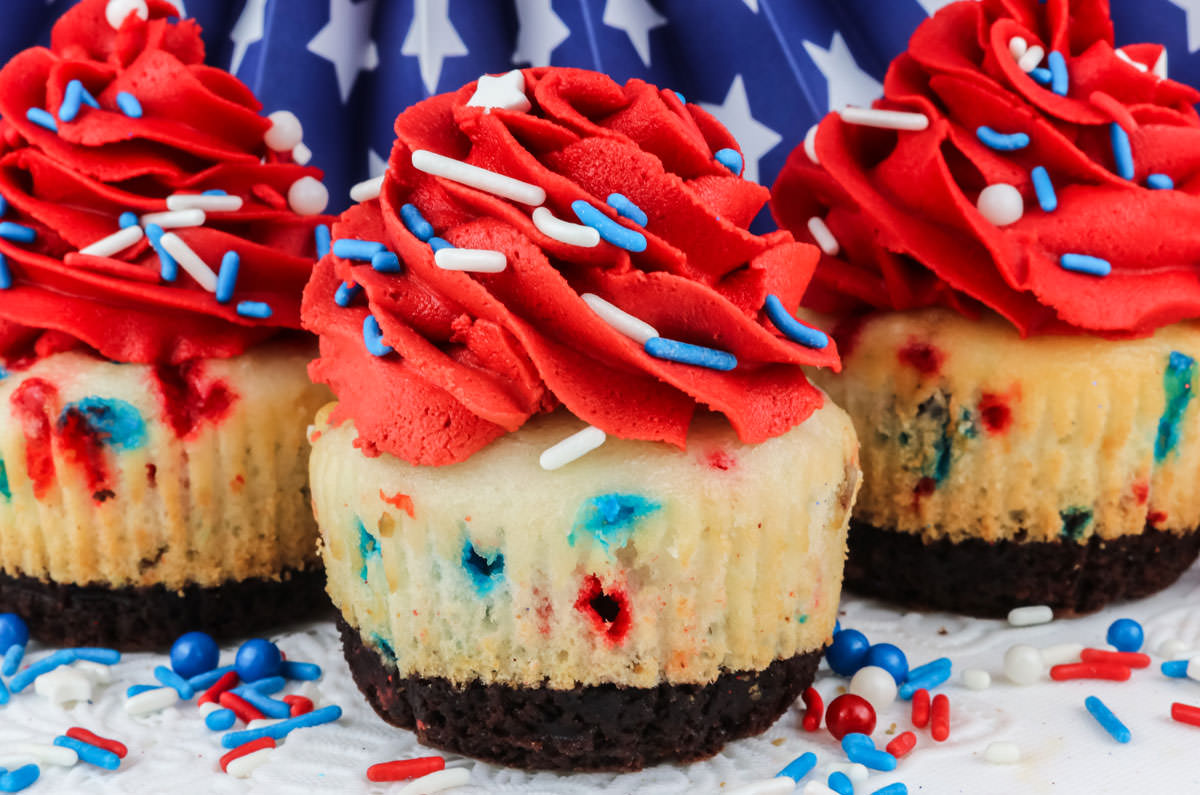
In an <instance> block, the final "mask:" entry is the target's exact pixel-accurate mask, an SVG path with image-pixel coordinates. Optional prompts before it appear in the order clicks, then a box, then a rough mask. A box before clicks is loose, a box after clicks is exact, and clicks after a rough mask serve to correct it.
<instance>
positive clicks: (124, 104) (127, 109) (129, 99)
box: [117, 91, 142, 119]
mask: <svg viewBox="0 0 1200 795" xmlns="http://www.w3.org/2000/svg"><path fill="white" fill-rule="evenodd" d="M117 107H118V108H120V109H121V112H122V113H124V114H125V115H126V116H128V117H129V118H131V119H140V118H142V103H140V102H138V98H137V97H135V96H134V95H133V94H130V93H129V92H128V91H122V92H120V93H119V94H117Z"/></svg>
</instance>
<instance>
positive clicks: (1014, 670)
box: [1004, 643, 1046, 685]
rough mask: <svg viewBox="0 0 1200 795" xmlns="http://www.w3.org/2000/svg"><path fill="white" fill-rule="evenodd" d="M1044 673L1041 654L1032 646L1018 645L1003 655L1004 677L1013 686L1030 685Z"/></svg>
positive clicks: (1044, 668)
mask: <svg viewBox="0 0 1200 795" xmlns="http://www.w3.org/2000/svg"><path fill="white" fill-rule="evenodd" d="M1045 673H1046V664H1045V663H1043V662H1042V653H1041V652H1040V651H1038V650H1037V649H1035V648H1034V647H1032V646H1029V645H1026V644H1024V643H1019V644H1017V645H1016V646H1012V647H1010V648H1009V650H1008V651H1006V652H1005V653H1004V675H1005V676H1007V677H1008V679H1009V681H1010V682H1012V683H1013V684H1014V685H1031V684H1033V683H1034V682H1036V681H1038V680H1039V679H1041V678H1042V676H1043V675H1044V674H1045Z"/></svg>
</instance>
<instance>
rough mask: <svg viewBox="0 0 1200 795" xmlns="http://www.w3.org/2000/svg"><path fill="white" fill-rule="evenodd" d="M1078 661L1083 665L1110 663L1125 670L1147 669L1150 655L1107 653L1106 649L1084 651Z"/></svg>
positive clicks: (1121, 652)
mask: <svg viewBox="0 0 1200 795" xmlns="http://www.w3.org/2000/svg"><path fill="white" fill-rule="evenodd" d="M1079 659H1080V660H1081V661H1082V662H1085V663H1112V664H1114V665H1124V666H1125V667H1127V668H1149V667H1150V655H1148V654H1141V653H1139V652H1136V651H1109V650H1108V649H1084V650H1083V651H1082V652H1080V654H1079Z"/></svg>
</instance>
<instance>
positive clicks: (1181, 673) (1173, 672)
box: [1162, 660, 1188, 679]
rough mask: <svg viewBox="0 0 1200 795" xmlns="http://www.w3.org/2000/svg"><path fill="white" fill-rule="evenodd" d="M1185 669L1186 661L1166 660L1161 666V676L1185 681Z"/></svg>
mask: <svg viewBox="0 0 1200 795" xmlns="http://www.w3.org/2000/svg"><path fill="white" fill-rule="evenodd" d="M1187 667H1188V661H1187V660H1167V661H1166V662H1165V663H1163V664H1162V672H1163V676H1169V677H1171V678H1172V679H1186V678H1187Z"/></svg>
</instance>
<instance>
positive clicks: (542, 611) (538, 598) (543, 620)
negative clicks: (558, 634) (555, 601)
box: [533, 586, 554, 635]
mask: <svg viewBox="0 0 1200 795" xmlns="http://www.w3.org/2000/svg"><path fill="white" fill-rule="evenodd" d="M533 603H534V609H535V610H536V611H537V617H538V632H539V633H540V634H542V635H549V634H550V616H552V615H554V605H552V604H550V598H549V597H548V596H546V594H544V593H542V591H541V589H540V588H538V587H536V586H535V587H534V589H533Z"/></svg>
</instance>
